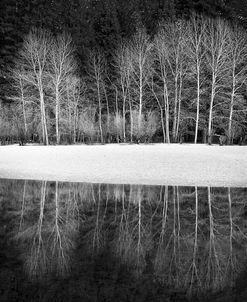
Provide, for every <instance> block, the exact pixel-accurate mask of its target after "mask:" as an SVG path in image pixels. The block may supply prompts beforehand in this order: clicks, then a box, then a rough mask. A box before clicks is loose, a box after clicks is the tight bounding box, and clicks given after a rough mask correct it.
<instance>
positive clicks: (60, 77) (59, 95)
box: [48, 33, 77, 144]
mask: <svg viewBox="0 0 247 302" xmlns="http://www.w3.org/2000/svg"><path fill="white" fill-rule="evenodd" d="M76 69H77V64H76V61H75V59H74V47H73V44H72V38H71V36H70V35H68V34H66V33H63V34H61V35H58V36H56V37H54V38H53V39H51V45H50V51H49V73H48V75H49V78H50V80H51V88H52V94H53V95H54V98H55V110H54V111H55V128H56V142H57V144H59V143H60V115H61V106H62V104H61V103H62V100H63V94H64V92H65V90H66V81H68V78H69V77H73V76H74V74H75V72H76ZM67 83H68V82H67ZM70 83H71V81H70Z"/></svg>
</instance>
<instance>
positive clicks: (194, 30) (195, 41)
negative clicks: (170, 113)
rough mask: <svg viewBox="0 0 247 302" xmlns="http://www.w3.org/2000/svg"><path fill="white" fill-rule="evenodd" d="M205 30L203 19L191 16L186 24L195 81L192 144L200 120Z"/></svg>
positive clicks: (195, 141)
mask: <svg viewBox="0 0 247 302" xmlns="http://www.w3.org/2000/svg"><path fill="white" fill-rule="evenodd" d="M205 30H206V22H205V19H204V17H202V16H197V15H193V16H192V17H191V19H190V20H189V22H188V26H187V43H186V45H187V47H186V48H187V52H186V53H187V56H188V59H189V61H190V62H191V65H192V68H191V70H190V72H192V75H193V77H195V81H196V94H197V95H196V125H195V138H194V143H195V144H196V143H197V139H198V129H199V119H200V94H201V85H202V80H201V73H202V67H203V66H202V65H203V63H204V57H205V51H204V49H205V48H204V47H203V44H204V34H205Z"/></svg>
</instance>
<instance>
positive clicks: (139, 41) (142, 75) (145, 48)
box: [128, 29, 152, 136]
mask: <svg viewBox="0 0 247 302" xmlns="http://www.w3.org/2000/svg"><path fill="white" fill-rule="evenodd" d="M129 47H130V51H129V52H128V53H129V57H130V59H131V66H132V68H131V70H132V73H131V75H132V81H133V85H132V86H133V87H132V89H133V92H134V95H136V96H138V128H139V133H138V136H140V135H141V128H142V127H141V126H142V125H141V124H142V112H143V107H144V101H145V94H146V89H147V87H148V81H149V79H150V69H151V56H150V51H151V49H152V44H151V42H150V41H149V38H148V36H147V34H146V33H145V31H144V29H139V31H138V32H137V33H136V34H135V35H134V36H133V38H132V40H131V41H130V44H129Z"/></svg>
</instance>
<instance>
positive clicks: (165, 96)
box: [153, 27, 170, 144]
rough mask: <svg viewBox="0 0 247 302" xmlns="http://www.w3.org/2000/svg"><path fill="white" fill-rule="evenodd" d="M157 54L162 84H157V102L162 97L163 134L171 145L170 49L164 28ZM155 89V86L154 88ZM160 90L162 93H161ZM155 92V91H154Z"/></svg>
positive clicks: (158, 40)
mask: <svg viewBox="0 0 247 302" xmlns="http://www.w3.org/2000/svg"><path fill="white" fill-rule="evenodd" d="M154 45H155V54H156V60H157V76H158V78H159V79H160V82H161V84H160V85H159V84H157V88H156V91H157V92H156V93H155V94H156V100H157V99H158V96H159V95H161V96H162V103H163V105H162V106H161V102H160V101H159V102H158V104H159V107H160V109H162V110H161V112H162V115H163V110H164V112H165V131H164V130H163V133H165V135H166V137H165V141H166V143H168V144H169V143H170V130H169V126H170V100H169V91H168V86H169V73H168V70H169V64H168V61H169V48H168V45H167V40H166V29H164V28H163V27H161V28H160V30H159V32H158V34H157V36H156V38H155V41H154ZM153 88H154V86H153ZM159 90H160V92H159ZM153 91H154V89H153Z"/></svg>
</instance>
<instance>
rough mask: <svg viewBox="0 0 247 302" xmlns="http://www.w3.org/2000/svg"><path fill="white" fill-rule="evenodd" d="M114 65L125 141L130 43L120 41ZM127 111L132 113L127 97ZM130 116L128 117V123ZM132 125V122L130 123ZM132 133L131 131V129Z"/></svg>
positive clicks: (129, 83) (128, 94) (130, 65)
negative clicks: (120, 97)
mask: <svg viewBox="0 0 247 302" xmlns="http://www.w3.org/2000/svg"><path fill="white" fill-rule="evenodd" d="M115 67H116V69H117V72H118V81H119V85H120V91H121V96H122V101H123V103H122V115H123V140H124V141H126V103H127V100H128V99H129V96H130V85H131V76H132V64H131V55H130V45H129V43H128V42H122V43H121V44H120V47H119V48H118V49H117V52H116V56H115ZM129 112H130V115H131V113H132V108H131V102H130V99H129ZM131 121H132V117H130V123H131ZM131 127H132V124H131ZM131 133H132V131H131Z"/></svg>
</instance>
